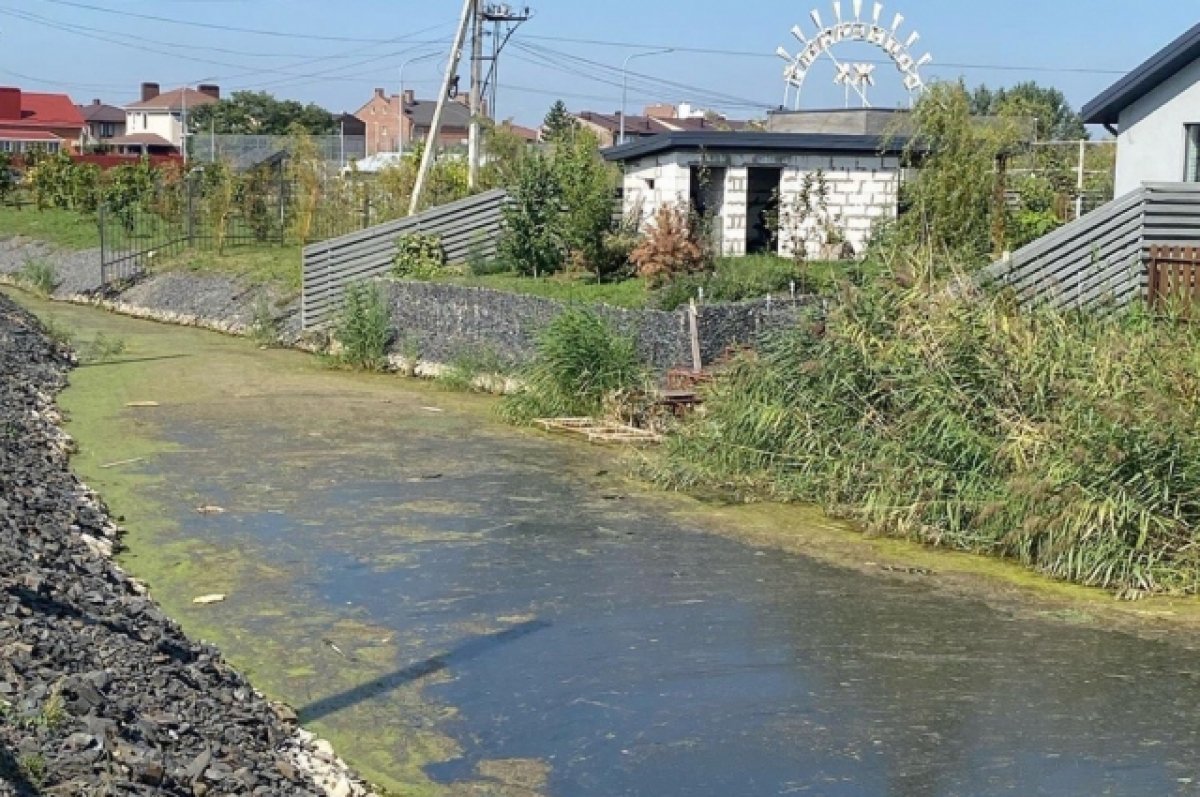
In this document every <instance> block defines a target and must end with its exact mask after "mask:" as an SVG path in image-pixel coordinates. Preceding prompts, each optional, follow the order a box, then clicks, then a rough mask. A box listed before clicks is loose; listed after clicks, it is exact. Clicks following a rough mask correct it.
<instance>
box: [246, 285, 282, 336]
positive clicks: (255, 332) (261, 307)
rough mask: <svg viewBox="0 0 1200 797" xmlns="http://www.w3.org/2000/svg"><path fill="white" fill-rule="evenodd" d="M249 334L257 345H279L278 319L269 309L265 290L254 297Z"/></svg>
mask: <svg viewBox="0 0 1200 797" xmlns="http://www.w3.org/2000/svg"><path fill="white" fill-rule="evenodd" d="M249 335H250V340H252V341H254V342H255V343H257V344H258V345H259V346H265V347H267V348H270V347H273V346H278V345H279V319H278V318H277V317H276V315H275V312H274V311H273V310H272V309H271V300H270V299H268V298H267V294H266V293H265V292H264V293H260V294H259V295H258V296H257V297H256V298H255V299H254V310H253V316H252V317H251V319H250V328H249Z"/></svg>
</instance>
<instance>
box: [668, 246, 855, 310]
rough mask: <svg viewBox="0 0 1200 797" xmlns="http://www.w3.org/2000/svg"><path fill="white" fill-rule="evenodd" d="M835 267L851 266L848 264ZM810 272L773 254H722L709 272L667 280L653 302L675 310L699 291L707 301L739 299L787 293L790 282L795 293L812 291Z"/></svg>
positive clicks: (812, 282)
mask: <svg viewBox="0 0 1200 797" xmlns="http://www.w3.org/2000/svg"><path fill="white" fill-rule="evenodd" d="M834 268H842V269H845V270H847V271H849V270H851V269H852V267H851V266H850V265H849V264H837V265H836V266H834ZM811 272H812V269H811V268H810V267H808V266H806V265H805V264H803V263H797V262H795V261H792V260H788V259H785V258H782V257H776V256H774V255H749V256H746V257H723V258H721V259H719V260H718V261H717V262H716V266H715V268H714V269H713V270H712V271H710V272H707V273H704V274H691V275H685V276H682V277H678V278H676V279H674V280H672V281H671V282H669V283H667V284H666V285H665V286H663V287H662V288H661V289H660V290H659V292H658V295H657V297H656V303H657V304H658V306H659V308H661V309H663V310H674V309H676V308H678V307H682V306H683V305H685V304H687V303H688V302H689V301H691V300H692V299H696V298H697V297H699V296H700V295H701V292H702V291H703V298H704V300H706V301H710V302H739V301H743V300H745V299H756V298H758V297H761V296H766V295H767V294H771V295H774V296H780V297H790V296H791V292H792V285H793V284H794V285H795V286H796V292H797V293H812V292H814V291H815V290H816V288H817V286H816V284H815V281H814V280H813V279H812V278H811V276H810V275H811Z"/></svg>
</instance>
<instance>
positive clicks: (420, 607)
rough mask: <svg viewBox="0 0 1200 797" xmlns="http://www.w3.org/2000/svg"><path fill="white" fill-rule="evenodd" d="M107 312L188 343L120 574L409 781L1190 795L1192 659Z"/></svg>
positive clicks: (614, 789)
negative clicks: (772, 542)
mask: <svg viewBox="0 0 1200 797" xmlns="http://www.w3.org/2000/svg"><path fill="white" fill-rule="evenodd" d="M74 312H76V313H79V312H82V311H74ZM86 318H87V319H91V320H90V321H87V323H90V324H93V325H95V324H100V323H101V322H100V321H98V320H95V319H92V317H91V316H86ZM77 323H83V322H82V321H78V320H77ZM103 324H105V325H108V326H109V327H114V326H115V327H119V328H120V329H122V330H126V332H125V334H128V335H129V336H130V340H131V341H132V342H133V343H134V345H132V346H131V353H130V355H129V356H130V357H133V356H134V355H135V354H137V348H138V346H143V347H144V348H145V350H144V352H143V353H144V354H146V355H150V356H155V355H156V354H157V355H161V354H163V353H164V352H166V351H169V350H174V349H179V350H180V351H184V350H186V351H187V353H188V354H189V356H188V357H184V358H180V359H178V360H176V361H173V362H168V361H163V362H161V363H158V364H154V365H153V367H150V366H140V367H139V368H140V369H141V370H139V371H137V372H136V373H137V374H138V375H137V376H129V377H123V378H121V379H120V380H119V381H118V382H117V384H120V385H122V388H121V390H122V392H121V393H120V398H119V400H118V402H117V403H116V405H115V406H114V407H113V409H112V418H113V419H114V420H113V421H112V423H120V424H125V427H124V428H127V429H136V430H137V435H138V436H139V437H141V438H142V439H143V440H155V441H157V443H158V446H157V447H156V448H154V449H153V450H149V451H144V452H142V453H143V454H144V458H143V459H142V461H140V462H138V463H134V464H132V465H130V466H127V467H125V468H114V469H112V470H119V471H123V475H121V476H117V475H116V474H113V475H112V476H111V477H109V476H102V477H100V478H112V479H113V480H114V489H116V487H117V486H118V485H117V482H120V480H121V479H127V480H129V482H128V485H127V486H126V487H125V488H122V489H128V490H129V491H131V492H132V493H135V494H136V495H137V496H139V500H138V501H133V500H130V501H129V502H128V504H129V506H131V507H138V508H139V511H143V512H144V511H146V508H148V507H154V508H155V511H157V512H160V513H162V515H163V517H162V518H160V520H159V521H158V522H156V523H153V524H149V525H151V526H153V528H152V532H153V533H152V534H151V533H150V532H138V531H137V526H138V522H137V521H138V519H137V518H136V517H131V518H130V521H131V524H132V525H133V526H134V530H135V534H134V537H133V538H132V545H133V550H132V556H131V557H130V558H129V559H128V560H127V562H128V565H129V567H130V568H131V569H133V570H134V572H135V573H137V572H138V571H139V569H140V570H141V571H142V572H144V574H145V575H146V577H147V578H149V579H150V580H151V583H152V586H153V587H154V588H155V589H156V594H158V595H159V596H160V599H162V600H163V601H164V602H165V603H166V604H167V606H168V608H169V609H171V610H172V611H175V612H176V613H177V614H179V615H180V616H181V618H182V619H183V621H184V623H185V626H186V627H188V628H189V629H193V630H194V631H197V632H200V633H203V634H204V635H206V636H210V637H212V638H214V639H215V640H216V641H218V642H219V643H220V644H221V645H222V646H223V647H224V649H225V650H226V651H227V652H228V653H229V654H230V656H231V657H232V658H233V660H234V661H235V663H238V664H239V665H240V666H243V667H246V668H249V669H250V670H251V671H252V672H251V675H252V677H253V678H254V679H255V680H256V681H257V682H258V683H259V684H260V685H261V686H262V687H263V688H264V689H266V690H267V691H269V692H271V693H272V694H273V695H275V696H278V697H281V698H284V699H286V700H288V701H289V702H290V703H291V704H292V705H293V706H295V708H296V709H297V710H298V711H299V713H300V715H301V718H302V719H303V720H304V721H306V722H308V723H310V724H313V725H314V726H315V727H317V728H318V730H320V731H322V732H324V733H328V734H329V735H331V736H332V737H333V738H334V739H335V741H337V743H338V744H339V745H340V746H341V747H342V750H343V752H344V753H346V754H347V755H348V756H349V757H350V758H351V759H352V761H353V762H354V763H356V764H358V765H359V766H361V767H363V768H364V769H365V770H366V771H367V772H368V773H370V774H372V775H374V776H376V777H378V778H380V779H381V780H384V781H385V782H387V783H388V784H390V785H392V786H393V787H394V788H397V789H400V788H404V789H405V790H406V792H407V791H412V793H436V792H437V791H439V790H441V789H442V788H443V787H444V788H445V789H446V790H447V791H449V792H451V793H461V794H504V795H509V794H511V795H533V794H549V795H572V796H573V795H654V796H655V797H668V796H670V795H777V794H813V795H828V796H830V797H842V796H843V795H844V796H845V797H859V796H860V795H861V796H863V797H866V796H867V795H870V796H872V797H874V796H875V795H896V796H897V797H929V796H930V795H939V796H941V795H1055V796H1056V797H1057V796H1059V795H1079V796H1080V797H1084V796H1085V795H1086V796H1087V797H1092V796H1093V795H1176V794H1180V795H1190V794H1198V793H1200V786H1198V785H1197V784H1198V782H1200V759H1197V755H1196V753H1197V750H1198V749H1200V747H1198V742H1200V724H1198V723H1197V719H1198V709H1200V662H1197V660H1196V657H1195V654H1194V653H1192V652H1190V651H1188V650H1186V649H1183V648H1180V647H1175V646H1169V645H1165V644H1161V643H1155V642H1147V641H1144V640H1139V639H1136V638H1134V637H1132V636H1127V635H1123V634H1117V633H1107V632H1101V631H1096V630H1089V629H1086V628H1082V627H1073V626H1071V625H1069V624H1064V623H1061V622H1049V621H1046V622H1041V621H1036V620H1030V619H1028V618H1025V619H1016V618H1015V617H1014V616H1012V615H1011V614H1006V613H1000V612H997V611H994V610H992V609H990V608H988V607H987V606H986V605H984V604H982V603H973V602H970V601H963V600H958V599H951V598H948V597H947V596H946V594H945V593H944V592H941V591H938V590H935V589H933V588H932V587H927V586H923V585H922V584H920V583H914V582H913V581H912V580H910V579H906V580H900V579H896V578H887V577H878V578H877V577H866V576H863V575H861V574H857V573H850V572H847V571H843V570H840V569H836V568H832V567H829V566H826V565H821V564H818V563H815V562H814V561H811V560H809V559H806V558H803V557H799V556H794V555H789V554H785V553H781V552H778V551H775V550H756V549H754V548H751V547H748V546H746V545H743V544H740V543H738V542H736V541H734V540H730V539H727V538H724V537H720V536H714V535H710V534H705V533H702V532H701V531H700V530H698V529H695V528H691V527H690V526H689V523H688V522H687V521H684V520H680V519H679V518H680V515H679V514H678V513H676V512H673V511H671V507H672V503H673V502H671V501H663V500H660V499H657V498H655V497H654V496H653V495H652V494H649V493H646V492H642V491H638V490H635V489H632V488H631V487H630V486H629V485H627V484H623V483H622V482H621V481H620V480H618V479H617V478H615V476H614V475H613V474H611V473H606V472H605V471H607V470H611V469H613V468H614V466H613V464H612V463H611V461H609V460H608V459H606V458H604V457H600V456H597V455H596V454H595V453H594V452H592V451H590V450H586V449H581V448H578V447H576V446H574V445H570V444H564V443H562V442H560V441H557V440H552V439H548V438H544V437H541V436H539V435H534V434H527V433H517V432H513V431H512V430H508V429H506V428H503V427H500V426H498V425H495V424H493V423H492V422H491V421H489V420H488V419H487V417H486V415H484V414H481V413H480V411H479V408H478V407H477V406H475V405H473V404H470V405H463V404H462V402H461V400H459V399H455V398H453V397H449V396H444V395H441V394H438V393H436V392H431V391H428V390H416V391H414V390H413V389H412V388H411V387H409V386H406V385H405V383H403V382H399V381H387V380H362V379H353V378H348V377H344V376H341V375H336V374H334V375H331V374H328V373H323V372H320V371H316V370H314V369H312V368H310V367H309V366H307V365H300V364H299V363H300V360H299V359H298V358H294V357H291V356H290V355H281V354H278V353H259V352H255V351H253V350H250V349H248V348H246V347H244V346H242V344H240V343H237V342H233V341H220V342H214V341H211V340H209V338H208V336H202V337H201V338H197V339H195V340H193V339H192V338H190V337H186V336H190V335H196V334H197V333H183V332H181V331H174V330H163V328H158V327H153V328H150V329H151V330H152V332H148V331H147V330H146V329H145V328H144V327H143V326H142V325H139V324H137V323H136V322H131V321H124V320H121V321H119V323H118V322H117V321H104V322H103ZM143 335H144V336H145V337H144V338H142V337H139V336H143ZM190 347H195V348H190ZM109 367H110V368H113V369H120V368H125V367H129V368H132V367H133V366H122V365H112V366H109ZM129 373H133V372H132V371H130V372H129ZM230 374H237V375H239V376H240V381H239V382H238V385H239V386H238V387H233V386H231V384H230V382H229V375H230ZM90 378H92V377H89V376H87V375H81V377H80V378H79V379H77V380H76V381H77V383H79V382H81V381H82V384H79V387H77V388H76V390H77V391H81V392H80V393H77V394H76V396H81V395H82V391H86V390H92V391H93V394H94V395H98V391H99V390H100V388H101V383H97V384H93V385H91V386H90V387H89V385H88V384H87V382H88V380H89V379H90ZM106 378H107V379H110V380H111V379H113V377H106ZM168 380H169V381H168ZM181 380H182V382H183V384H184V387H180V386H179V384H180V381H181ZM104 384H108V383H104ZM187 385H190V386H191V387H190V388H189V387H187ZM108 387H109V388H110V389H111V388H112V385H111V384H108ZM159 397H161V398H162V401H161V404H162V406H161V407H158V408H154V409H151V410H146V409H141V410H138V409H129V408H124V407H123V405H122V404H120V403H119V402H121V401H129V400H132V399H135V398H145V399H157V398H159ZM69 403H70V401H69V400H68V404H69ZM439 409H440V410H441V411H440V412H438V411H435V410H439ZM83 431H84V430H81V433H80V436H81V438H83V439H84V440H85V442H86V439H87V436H86V435H85V434H83V433H82V432H83ZM119 453H120V452H119V451H117V450H115V444H114V450H110V451H107V452H102V453H99V454H93V457H95V458H98V459H95V460H94V461H99V460H102V459H104V458H105V455H107V456H112V457H113V458H114V459H115V458H116V456H117V454H119ZM84 456H85V457H86V456H87V452H86V451H85V455H84ZM108 472H109V471H106V473H108ZM101 487H102V488H103V485H101ZM202 506H204V507H219V508H220V509H221V510H223V511H220V512H215V511H213V512H207V513H200V512H197V511H196V508H197V507H202ZM132 511H133V510H131V513H132ZM797 515H798V518H799V519H798V522H802V521H803V517H804V516H803V513H800V512H799V511H798V512H797ZM139 534H142V535H143V536H141V537H139ZM213 591H225V592H227V594H228V597H227V600H226V601H225V603H222V604H216V605H213V606H207V607H194V606H191V605H190V598H191V596H192V595H193V594H201V593H207V592H213Z"/></svg>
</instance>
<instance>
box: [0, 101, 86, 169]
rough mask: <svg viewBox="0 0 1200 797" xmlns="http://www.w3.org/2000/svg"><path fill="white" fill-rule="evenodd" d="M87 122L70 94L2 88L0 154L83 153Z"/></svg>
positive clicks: (0, 102)
mask: <svg viewBox="0 0 1200 797" xmlns="http://www.w3.org/2000/svg"><path fill="white" fill-rule="evenodd" d="M83 136H84V121H83V115H82V114H80V112H79V108H77V107H76V106H75V103H74V102H72V101H71V98H70V97H68V96H67V95H66V94H41V93H37V92H31V91H21V89H19V88H12V87H0V152H7V153H11V154H17V155H19V154H21V153H23V152H27V151H29V150H31V149H34V148H40V149H43V150H46V151H49V152H59V151H63V152H79V150H80V147H81V146H82V143H83Z"/></svg>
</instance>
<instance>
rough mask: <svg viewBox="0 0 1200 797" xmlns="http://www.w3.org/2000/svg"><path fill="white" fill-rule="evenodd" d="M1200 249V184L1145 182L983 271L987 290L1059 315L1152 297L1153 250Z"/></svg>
mask: <svg viewBox="0 0 1200 797" xmlns="http://www.w3.org/2000/svg"><path fill="white" fill-rule="evenodd" d="M1187 243H1200V184H1185V183H1148V184H1146V185H1144V186H1142V187H1141V188H1139V189H1138V190H1136V191H1133V192H1131V193H1129V194H1126V195H1125V196H1123V197H1120V198H1118V199H1116V200H1114V201H1112V202H1109V203H1108V204H1106V205H1104V206H1102V207H1100V208H1098V209H1097V210H1095V211H1093V212H1092V213H1089V214H1087V215H1085V216H1083V217H1082V218H1079V219H1077V220H1076V221H1073V222H1071V223H1070V224H1067V225H1064V226H1063V227H1060V228H1059V229H1057V230H1055V231H1054V232H1052V233H1050V234H1049V235H1046V236H1044V237H1042V238H1040V239H1038V240H1036V241H1034V242H1033V243H1031V244H1029V245H1028V246H1026V247H1024V248H1022V249H1019V250H1017V251H1016V252H1014V253H1012V255H1011V256H1009V257H1008V258H1007V259H1006V260H1003V261H1001V262H999V263H996V264H994V265H992V266H990V267H989V268H987V269H985V270H984V271H983V272H982V274H981V275H980V282H981V283H984V284H993V285H1004V286H1007V287H1009V288H1012V289H1013V290H1014V291H1015V292H1016V294H1017V296H1018V298H1019V299H1020V300H1021V301H1022V302H1026V303H1037V304H1046V305H1049V306H1051V307H1055V308H1068V307H1077V308H1087V307H1092V306H1095V305H1097V304H1101V303H1109V304H1111V305H1114V306H1124V305H1126V304H1129V303H1130V302H1132V301H1135V300H1137V299H1144V298H1146V297H1147V286H1148V272H1147V256H1148V254H1149V252H1148V249H1149V247H1151V246H1155V245H1179V244H1187Z"/></svg>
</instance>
